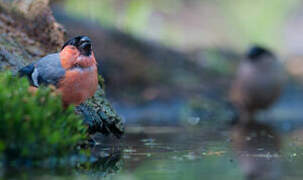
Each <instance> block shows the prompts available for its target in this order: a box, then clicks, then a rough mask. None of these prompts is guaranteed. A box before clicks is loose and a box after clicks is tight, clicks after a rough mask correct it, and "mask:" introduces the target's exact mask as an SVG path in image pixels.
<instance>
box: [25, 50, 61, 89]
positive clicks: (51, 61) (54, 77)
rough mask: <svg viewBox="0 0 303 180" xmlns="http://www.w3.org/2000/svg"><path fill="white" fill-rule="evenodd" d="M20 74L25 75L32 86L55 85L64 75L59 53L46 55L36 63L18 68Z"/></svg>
mask: <svg viewBox="0 0 303 180" xmlns="http://www.w3.org/2000/svg"><path fill="white" fill-rule="evenodd" d="M19 74H20V76H27V77H28V78H29V80H30V82H31V84H32V85H33V86H36V87H39V86H40V85H42V84H43V85H49V84H52V85H55V86H57V84H58V82H59V81H60V79H62V78H63V77H64V75H65V69H64V68H63V67H62V65H61V61H60V56H59V54H50V55H47V56H45V57H43V58H41V59H40V60H38V61H37V62H36V63H33V64H30V65H28V66H26V67H24V68H22V69H21V70H19Z"/></svg>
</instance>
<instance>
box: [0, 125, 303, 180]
mask: <svg viewBox="0 0 303 180" xmlns="http://www.w3.org/2000/svg"><path fill="white" fill-rule="evenodd" d="M213 126H214V124H213V123H210V124H209V126H204V127H180V126H167V127H161V126H146V127H143V126H135V125H132V126H129V127H128V128H127V133H126V135H125V137H124V138H123V139H122V140H115V139H110V138H106V139H103V137H98V138H97V139H99V140H103V141H105V142H104V143H102V144H101V145H98V146H96V147H94V148H93V149H92V151H93V153H94V154H95V155H99V157H102V158H100V159H99V160H98V161H97V160H94V161H93V163H84V164H78V165H77V166H76V167H75V168H60V169H56V168H55V169H40V168H37V169H32V168H28V169H26V168H23V169H18V168H17V169H7V170H3V169H2V171H1V177H2V178H1V179H88V180H91V179H92V180H93V179H110V180H112V179H113V180H116V179H117V180H120V179H121V180H128V179H144V180H154V179H168V180H170V179H210V180H212V179H213V180H217V179H227V180H238V179H239V180H241V179H250V178H251V179H262V177H263V176H265V178H264V177H263V179H301V177H302V175H303V174H302V171H301V168H300V167H302V166H301V165H302V163H303V159H302V158H303V148H302V140H303V132H302V131H300V130H298V131H296V132H293V133H292V134H284V135H283V136H280V135H278V134H275V133H273V132H271V131H272V129H271V128H268V127H267V126H265V125H262V124H257V125H255V126H250V128H247V129H246V128H245V127H238V128H233V129H226V130H224V129H220V128H219V129H218V128H214V127H213ZM254 128H255V129H254ZM258 133H259V134H260V136H258ZM237 135H240V137H241V138H239V139H238V138H237ZM277 141H278V142H279V143H277ZM281 141H282V143H280V142H281ZM277 144H278V145H277ZM264 174H265V175H264Z"/></svg>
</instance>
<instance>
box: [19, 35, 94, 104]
mask: <svg viewBox="0 0 303 180" xmlns="http://www.w3.org/2000/svg"><path fill="white" fill-rule="evenodd" d="M19 75H20V76H26V77H28V79H29V80H30V83H31V85H32V86H33V87H35V88H38V87H39V86H41V85H53V86H55V87H56V89H57V91H58V92H59V93H60V94H61V95H62V102H63V106H64V107H67V106H68V105H70V104H73V105H79V104H81V103H82V102H84V101H85V100H86V99H88V98H90V97H92V96H93V95H94V93H95V92H96V90H97V87H98V73H97V63H96V60H95V57H94V53H93V51H92V43H91V40H90V39H89V38H88V37H87V36H78V37H75V38H72V39H70V40H68V41H67V42H66V43H65V44H64V45H63V47H62V49H61V51H60V52H59V53H55V54H49V55H47V56H45V57H43V58H41V59H40V60H38V61H37V62H34V63H32V64H30V65H28V66H25V67H23V68H22V69H20V70H19Z"/></svg>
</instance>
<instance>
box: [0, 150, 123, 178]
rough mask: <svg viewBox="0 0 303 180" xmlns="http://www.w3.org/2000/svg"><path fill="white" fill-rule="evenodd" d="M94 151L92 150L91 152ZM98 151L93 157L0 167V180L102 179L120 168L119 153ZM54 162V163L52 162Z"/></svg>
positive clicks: (82, 156)
mask: <svg viewBox="0 0 303 180" xmlns="http://www.w3.org/2000/svg"><path fill="white" fill-rule="evenodd" d="M93 151H94V150H93ZM110 151H111V152H109V151H108V152H105V151H104V150H100V149H98V153H96V152H93V156H84V155H81V156H80V155H79V156H71V157H68V158H65V159H60V160H55V159H51V160H46V161H45V162H39V163H38V162H35V164H34V168H33V167H32V166H5V167H0V179H39V180H40V179H58V178H59V179H60V178H64V179H65V178H68V179H74V178H76V177H77V178H79V179H90V178H92V177H94V178H97V179H99V178H100V179H102V178H105V177H107V176H110V175H112V174H116V173H117V172H118V171H119V170H120V169H121V168H122V165H123V163H122V160H121V152H120V151H115V152H112V150H110ZM54 161H55V162H54Z"/></svg>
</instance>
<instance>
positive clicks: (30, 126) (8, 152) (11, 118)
mask: <svg viewBox="0 0 303 180" xmlns="http://www.w3.org/2000/svg"><path fill="white" fill-rule="evenodd" d="M28 87H29V83H28V81H27V80H26V79H24V78H22V79H20V78H18V77H16V76H13V75H11V73H8V72H4V73H0V123H1V126H0V157H1V158H2V160H11V159H30V160H40V159H45V158H48V157H50V156H52V157H53V156H55V157H61V156H64V155H67V154H68V153H71V152H73V150H74V149H75V146H76V145H77V143H78V142H79V141H81V140H83V139H84V138H85V137H86V127H85V126H84V125H83V123H82V120H81V119H80V118H79V117H78V116H76V115H75V113H74V111H73V108H72V107H70V108H68V109H66V110H64V109H63V108H62V105H61V98H60V97H58V96H57V95H54V93H52V90H51V89H50V88H46V87H43V88H39V90H38V91H37V93H36V94H35V95H33V94H32V93H30V92H29V91H28Z"/></svg>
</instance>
